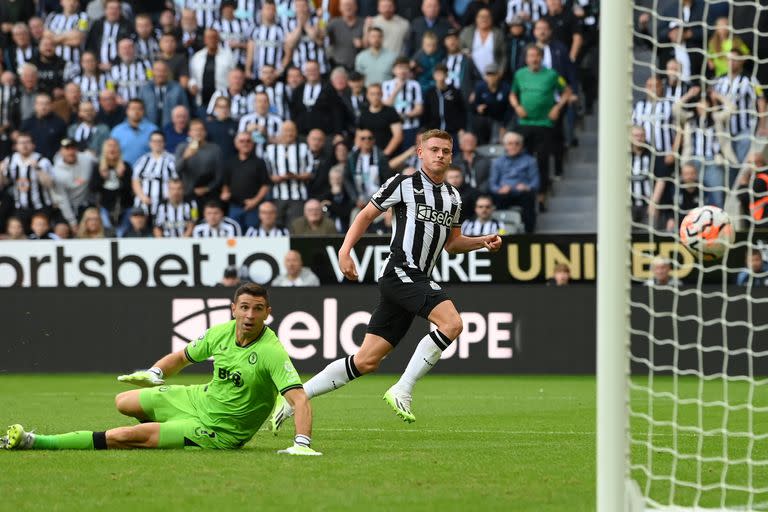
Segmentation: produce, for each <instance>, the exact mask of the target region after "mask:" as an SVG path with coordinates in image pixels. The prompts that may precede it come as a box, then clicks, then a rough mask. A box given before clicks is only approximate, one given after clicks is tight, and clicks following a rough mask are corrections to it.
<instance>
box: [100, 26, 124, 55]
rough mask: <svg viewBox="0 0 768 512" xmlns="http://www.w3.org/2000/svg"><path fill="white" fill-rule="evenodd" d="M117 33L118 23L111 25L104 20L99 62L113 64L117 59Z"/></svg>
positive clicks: (118, 30) (118, 29)
mask: <svg viewBox="0 0 768 512" xmlns="http://www.w3.org/2000/svg"><path fill="white" fill-rule="evenodd" d="M119 32H120V23H119V22H114V23H111V22H109V21H107V20H104V28H103V29H102V33H101V46H100V47H99V62H114V61H115V60H116V59H117V36H118V34H119Z"/></svg>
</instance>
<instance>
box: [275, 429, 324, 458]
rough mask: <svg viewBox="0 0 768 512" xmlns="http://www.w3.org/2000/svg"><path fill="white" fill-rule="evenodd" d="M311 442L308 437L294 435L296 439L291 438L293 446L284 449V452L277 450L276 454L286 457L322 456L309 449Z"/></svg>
mask: <svg viewBox="0 0 768 512" xmlns="http://www.w3.org/2000/svg"><path fill="white" fill-rule="evenodd" d="M311 441H312V440H311V439H310V438H309V436H305V435H303V434H296V437H294V438H293V446H291V447H289V448H286V449H285V450H278V452H277V453H281V454H286V455H322V453H320V452H316V451H315V450H313V449H312V448H310V447H309V444H310V442H311Z"/></svg>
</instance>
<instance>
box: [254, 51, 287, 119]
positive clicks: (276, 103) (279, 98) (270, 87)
mask: <svg viewBox="0 0 768 512" xmlns="http://www.w3.org/2000/svg"><path fill="white" fill-rule="evenodd" d="M277 78H278V76H277V71H276V70H275V68H274V66H269V65H264V66H262V67H261V69H260V70H259V80H260V81H261V83H259V84H258V85H257V86H256V88H255V89H254V92H265V93H266V94H267V96H268V97H269V111H270V112H272V113H273V114H275V115H277V116H279V117H280V119H281V120H283V121H286V120H288V119H290V118H291V116H290V112H289V110H290V109H289V106H288V100H289V99H290V94H289V92H288V87H287V86H286V85H285V83H284V82H280V81H279V80H278V79H277Z"/></svg>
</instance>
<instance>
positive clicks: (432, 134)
mask: <svg viewBox="0 0 768 512" xmlns="http://www.w3.org/2000/svg"><path fill="white" fill-rule="evenodd" d="M429 139H443V140H447V141H448V142H450V143H451V144H453V137H451V134H450V133H448V132H447V131H445V130H438V129H434V130H427V131H425V132H424V133H422V134H421V143H422V145H423V144H424V143H425V142H427V141H428V140H429Z"/></svg>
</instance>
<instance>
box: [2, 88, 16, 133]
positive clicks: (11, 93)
mask: <svg viewBox="0 0 768 512" xmlns="http://www.w3.org/2000/svg"><path fill="white" fill-rule="evenodd" d="M17 95H18V89H17V88H16V86H15V85H5V84H2V85H0V126H3V125H12V124H14V123H15V121H14V119H13V115H12V114H13V104H14V103H15V102H16V96H17Z"/></svg>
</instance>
